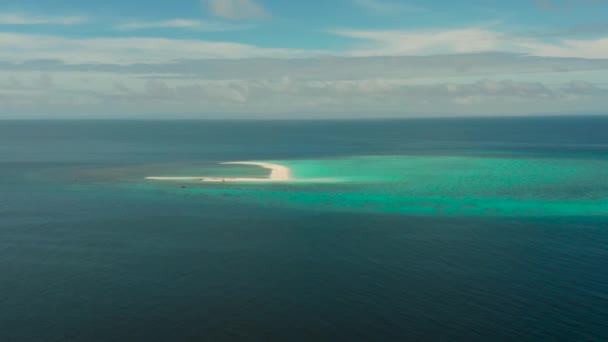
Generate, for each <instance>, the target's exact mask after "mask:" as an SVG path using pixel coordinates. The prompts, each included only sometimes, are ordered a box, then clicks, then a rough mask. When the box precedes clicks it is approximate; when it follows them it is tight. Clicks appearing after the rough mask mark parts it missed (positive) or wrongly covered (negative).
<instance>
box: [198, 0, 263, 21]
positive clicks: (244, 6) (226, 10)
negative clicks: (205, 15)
mask: <svg viewBox="0 0 608 342" xmlns="http://www.w3.org/2000/svg"><path fill="white" fill-rule="evenodd" d="M203 3H207V5H208V7H209V10H210V11H211V13H212V14H213V15H215V16H217V17H221V18H226V19H249V18H267V17H269V16H270V13H269V12H268V11H267V10H266V9H265V8H264V7H263V6H262V5H260V4H258V3H257V2H256V1H255V0H203Z"/></svg>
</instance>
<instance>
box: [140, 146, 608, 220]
mask: <svg viewBox="0 0 608 342" xmlns="http://www.w3.org/2000/svg"><path fill="white" fill-rule="evenodd" d="M269 162H273V163H278V164H281V165H285V166H288V167H290V168H291V170H292V174H293V177H294V178H295V180H294V181H293V182H292V184H289V185H279V184H265V185H259V184H253V185H252V184H249V185H247V184H240V185H235V184H224V185H223V186H220V187H218V186H209V185H208V184H198V183H197V182H190V183H188V184H187V186H188V188H189V190H183V189H182V191H188V192H189V193H192V194H200V195H208V196H220V197H222V196H226V195H230V196H231V197H230V198H231V200H233V201H236V202H239V201H241V202H251V203H258V204H261V205H267V206H268V205H272V206H279V207H280V206H283V207H292V208H300V209H310V210H328V211H332V210H333V211H355V212H361V211H363V212H378V213H399V214H415V215H483V216H497V215H498V216H547V215H552V216H556V215H557V216H559V215H562V216H570V215H581V216H585V215H607V214H608V159H604V158H603V157H600V158H598V157H596V158H552V157H547V156H542V155H538V156H527V157H521V156H478V155H475V156H470V155H469V156H467V155H463V156H380V157H373V156H371V157H370V156H365V157H348V158H325V159H313V160H273V161H269ZM255 169H256V167H242V166H241V167H234V166H232V167H230V166H223V167H222V168H221V169H219V170H218V169H216V168H215V167H211V166H208V167H207V168H205V167H199V168H188V169H186V170H184V169H183V168H179V167H176V168H175V170H170V171H166V172H169V173H170V174H172V175H195V176H196V175H214V176H220V177H231V176H243V177H247V176H250V175H251V174H252V172H253V171H254V170H255ZM257 171H258V172H262V171H260V170H257ZM266 173H267V172H266ZM257 176H260V175H257ZM262 176H263V175H262ZM165 185H166V184H161V183H159V182H156V183H155V184H153V183H148V184H146V185H145V186H146V187H149V188H150V189H155V188H156V187H161V188H162V187H163V186H165ZM172 185H173V184H171V186H172Z"/></svg>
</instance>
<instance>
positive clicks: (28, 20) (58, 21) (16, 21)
mask: <svg viewBox="0 0 608 342" xmlns="http://www.w3.org/2000/svg"><path fill="white" fill-rule="evenodd" d="M87 22H89V19H88V18H86V17H80V16H63V17H52V16H40V15H26V14H19V13H0V25H80V24H84V23H87Z"/></svg>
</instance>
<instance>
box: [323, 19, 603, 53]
mask: <svg viewBox="0 0 608 342" xmlns="http://www.w3.org/2000/svg"><path fill="white" fill-rule="evenodd" d="M330 32H331V33H333V34H336V35H339V36H343V37H348V38H353V39H357V40H360V41H363V42H365V44H360V45H358V46H356V47H355V48H354V49H353V50H352V51H351V54H352V55H353V56H400V55H433V54H454V53H480V52H513V53H522V54H529V55H533V56H543V57H571V58H594V59H602V58H608V38H596V39H558V40H553V41H544V40H541V39H538V38H535V37H529V36H518V35H514V34H508V33H502V32H498V31H494V30H490V29H487V28H483V27H469V28H462V29H443V30H352V29H341V30H332V31H330Z"/></svg>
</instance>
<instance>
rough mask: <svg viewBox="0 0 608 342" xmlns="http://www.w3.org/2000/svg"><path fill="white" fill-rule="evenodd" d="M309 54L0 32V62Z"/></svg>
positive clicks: (185, 42)
mask: <svg viewBox="0 0 608 342" xmlns="http://www.w3.org/2000/svg"><path fill="white" fill-rule="evenodd" d="M311 54H314V52H313V51H303V50H293V49H273V48H260V47H256V46H253V45H247V44H239V43H229V42H211V41H202V40H192V39H190V40H188V39H183V40H182V39H168V38H92V39H70V38H62V37H57V36H45V35H30V34H18V33H1V32H0V61H2V60H4V61H16V62H18V61H26V60H31V59H32V56H35V58H37V59H55V60H60V61H63V62H68V63H104V64H129V63H143V62H149V63H151V62H167V61H172V60H179V59H238V58H256V57H274V58H289V57H303V56H310V55H311Z"/></svg>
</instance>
